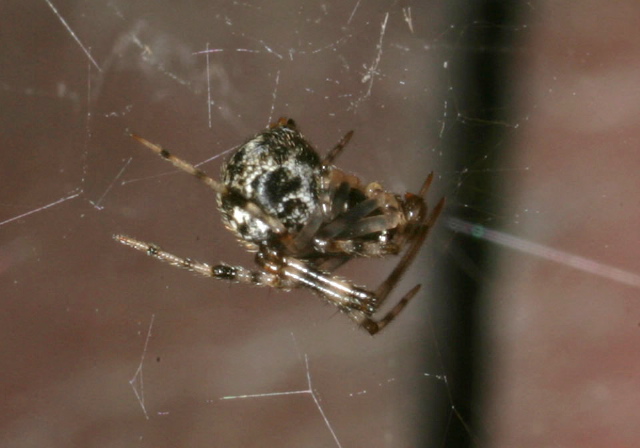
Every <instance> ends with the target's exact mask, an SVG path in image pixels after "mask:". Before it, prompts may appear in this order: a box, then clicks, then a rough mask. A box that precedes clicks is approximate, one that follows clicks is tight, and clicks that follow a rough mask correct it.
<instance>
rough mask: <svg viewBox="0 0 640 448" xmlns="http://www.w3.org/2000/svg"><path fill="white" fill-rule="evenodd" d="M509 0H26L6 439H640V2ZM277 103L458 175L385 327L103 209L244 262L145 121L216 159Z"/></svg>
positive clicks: (14, 178)
mask: <svg viewBox="0 0 640 448" xmlns="http://www.w3.org/2000/svg"><path fill="white" fill-rule="evenodd" d="M498 3H499V2H495V3H491V2H487V3H486V4H485V3H481V2H465V1H460V2H451V1H447V2H443V1H433V2H416V1H374V2H363V1H361V0H354V1H351V2H344V1H337V0H330V1H327V2H323V3H320V2H318V3H314V2H295V1H292V2H285V3H278V7H277V8H272V7H270V6H269V4H267V3H265V2H259V1H253V0H249V1H245V2H233V1H219V0H215V1H193V2H188V4H185V5H179V6H178V4H177V3H174V2H158V1H153V2H152V1H139V2H125V1H121V0H116V1H102V2H87V1H80V0H76V1H71V0H69V1H63V0H58V1H56V0H42V1H40V2H30V3H29V4H26V3H23V2H15V4H12V5H11V6H6V5H5V8H3V14H2V16H1V17H0V30H2V36H3V37H4V38H5V39H3V45H2V46H1V47H0V58H1V61H2V63H1V64H0V83H1V84H0V86H1V89H0V95H1V97H2V105H3V107H2V109H3V111H4V112H5V113H4V114H2V120H3V123H2V129H3V131H2V133H1V138H2V139H3V145H2V147H3V148H4V151H5V152H4V154H5V158H4V163H3V164H2V176H1V177H0V178H1V179H2V189H0V235H1V237H0V244H1V246H0V272H1V273H2V274H3V275H2V276H1V277H0V282H1V283H0V297H2V299H3V305H4V313H3V319H2V325H0V328H2V330H1V331H2V338H3V341H4V343H3V348H4V352H3V356H2V359H3V363H4V365H3V369H2V371H3V373H2V383H3V384H4V385H5V387H6V391H7V395H6V397H5V400H3V403H2V404H0V415H1V416H2V417H1V418H0V445H1V446H9V447H12V446H64V447H69V446H82V447H86V446H92V445H93V446H105V445H109V444H111V445H116V446H131V445H134V444H136V445H138V446H150V447H151V446H242V447H252V446H278V447H289V446H291V447H299V446H314V447H315V446H327V447H332V446H338V447H344V448H346V447H359V446H372V447H377V446H388V447H414V446H429V447H443V446H447V447H449V446H480V445H489V444H491V445H493V446H505V447H512V446H518V447H528V446H531V447H539V446H578V445H581V444H584V440H585V438H588V439H589V443H590V444H592V445H594V446H596V445H601V446H614V445H615V446H632V445H633V443H632V442H631V441H634V442H635V440H637V438H638V436H639V434H638V430H637V429H636V428H637V425H636V424H635V423H634V422H633V420H634V418H633V417H632V418H629V417H631V416H633V415H634V412H633V409H636V408H637V406H638V404H640V403H638V401H640V400H638V398H637V395H638V394H637V393H636V392H635V391H637V389H638V386H639V384H638V380H637V378H638V375H637V374H636V372H638V370H639V369H638V368H639V366H638V363H639V362H638V361H637V356H635V354H636V352H637V348H638V346H639V345H640V341H639V340H638V326H639V324H638V322H639V319H638V316H639V312H640V306H639V305H638V300H637V297H638V289H639V288H640V276H639V275H638V273H640V266H639V265H638V257H637V255H636V253H637V248H638V241H639V238H638V236H637V230H636V225H635V223H636V222H638V220H637V218H638V217H637V215H638V213H637V210H638V206H637V203H638V201H637V195H638V192H639V191H640V188H638V187H639V186H638V183H637V180H636V179H637V175H636V173H635V171H636V168H635V167H637V166H638V160H637V155H636V154H638V151H637V150H636V148H637V145H638V136H637V135H636V134H637V132H638V131H637V129H640V128H639V127H638V126H637V125H636V124H635V117H636V115H637V113H636V109H637V104H638V102H639V101H638V99H637V98H636V95H637V93H636V92H637V91H638V89H637V88H636V84H637V79H638V73H637V67H638V66H640V65H638V64H637V63H636V61H635V59H636V58H637V57H638V56H636V55H637V54H640V53H639V52H637V51H633V50H635V48H636V46H637V45H638V42H640V36H638V32H637V31H635V29H636V28H637V16H638V13H639V12H640V11H639V10H638V7H637V6H636V4H635V3H634V2H629V3H628V5H627V6H626V7H625V6H623V4H624V2H622V3H621V4H620V5H619V6H617V7H616V9H612V10H611V9H607V8H610V6H608V4H607V3H606V2H601V3H600V2H597V1H596V2H592V5H591V6H592V7H591V8H584V9H582V8H579V7H578V6H572V5H571V4H567V5H564V6H558V5H556V4H552V3H551V2H526V3H525V2H523V3H522V4H521V5H520V6H521V7H522V9H521V10H516V11H505V8H502V7H500V6H499V5H498ZM599 8H601V9H602V10H603V11H604V12H606V14H605V13H603V11H599ZM507 14H511V15H510V16H509V17H506V16H505V15H507ZM488 35H489V36H493V40H488V41H486V40H483V37H482V36H488ZM487 42H490V43H487ZM495 42H502V44H500V45H496V44H495ZM496 66H498V67H501V68H502V71H501V72H499V73H500V77H499V82H497V83H496V82H493V83H492V79H495V76H496V75H495V73H491V72H490V71H489V68H490V67H496ZM472 68H473V71H471V70H472ZM469 73H473V74H474V76H473V77H470V76H469ZM512 73H514V74H517V78H516V77H509V74H512ZM505 92H507V93H505ZM507 97H509V98H507ZM511 97H513V98H511ZM488 99H489V100H490V101H489V100H488ZM487 104H491V105H492V106H491V107H489V106H487ZM283 115H284V116H290V117H292V118H294V119H296V121H297V122H298V124H299V126H300V128H301V130H302V132H303V133H304V134H305V135H306V136H307V137H308V138H309V140H310V141H312V142H313V143H314V145H315V146H316V147H317V148H318V149H319V150H320V151H326V150H328V149H329V148H331V147H332V146H333V145H334V144H335V143H336V142H337V141H338V139H339V138H340V137H341V136H342V135H344V134H345V133H346V132H347V131H349V130H351V129H353V130H355V135H354V138H353V140H352V141H351V143H350V144H349V147H348V148H347V150H346V151H345V153H344V154H343V155H341V157H340V159H339V160H338V161H337V164H338V165H339V166H340V167H341V168H343V169H345V170H346V171H352V172H354V173H357V174H358V175H359V176H360V177H361V178H362V179H363V180H365V181H374V180H375V181H379V182H381V183H382V184H383V185H384V186H385V187H386V188H388V189H389V190H392V191H396V192H404V191H414V192H415V191H417V190H418V189H419V188H420V185H421V183H422V181H423V180H424V178H425V177H426V175H427V174H428V172H429V171H431V170H433V171H435V172H436V174H437V176H436V181H435V182H434V185H433V188H432V191H431V192H430V193H429V200H430V201H431V204H434V203H435V201H436V200H437V199H439V198H440V197H441V196H446V197H447V201H448V202H447V209H446V211H445V213H444V214H443V217H441V219H440V221H439V223H438V225H437V229H436V232H435V233H434V234H433V235H431V236H430V238H429V240H428V241H427V243H426V244H425V248H424V250H423V251H422V254H421V257H420V259H419V260H417V261H416V263H415V265H414V267H412V269H411V272H410V273H408V274H407V275H406V278H405V279H404V280H403V282H402V283H401V285H400V286H399V287H398V290H397V291H395V292H394V294H392V296H391V298H390V301H393V300H394V299H395V298H397V297H399V296H400V294H401V293H402V292H404V291H406V290H408V289H410V288H411V287H412V286H413V285H415V284H416V283H422V284H423V289H422V290H421V292H420V293H419V294H418V296H416V298H415V299H414V301H413V302H412V303H411V305H410V306H409V308H408V309H407V310H406V311H405V312H403V313H402V314H401V315H400V316H399V317H398V319H397V320H396V321H395V322H393V324H392V325H390V326H389V328H387V329H385V330H384V332H383V333H382V334H381V335H379V336H376V337H374V338H372V337H370V336H369V335H367V334H366V333H365V332H363V331H361V330H358V329H356V328H354V326H353V324H352V323H351V322H350V321H349V320H348V319H346V318H345V317H344V316H341V315H339V314H337V313H336V312H335V310H334V309H332V308H331V307H329V306H323V305H322V302H321V301H320V300H318V299H317V298H315V297H313V296H312V295H311V294H310V293H308V292H305V291H295V292H291V293H285V292H281V291H269V290H266V289H257V288H247V287H243V286H238V285H227V284H224V283H221V282H215V281H212V280H207V279H201V278H196V277H194V276H191V275H189V274H188V273H185V272H183V271H179V270H176V269H172V268H170V267H167V266H165V265H161V264H160V263H157V262H155V261H154V260H151V259H149V258H147V257H144V256H143V255H141V254H139V253H134V252H132V251H128V250H127V249H126V248H123V247H121V246H120V245H117V244H116V243H114V242H113V240H112V238H111V235H112V234H114V233H124V234H129V235H132V236H134V237H138V238H141V239H143V240H145V241H150V242H155V243H158V244H160V245H162V247H163V248H165V249H167V250H170V251H171V252H174V253H176V254H178V255H183V256H188V257H192V258H194V259H197V260H200V261H205V262H213V263H215V262H219V261H224V262H227V263H230V264H240V265H244V266H247V267H252V266H253V261H252V256H251V255H250V254H247V253H246V252H245V251H244V250H243V249H242V248H241V247H239V246H238V244H237V242H236V241H234V239H233V237H232V235H230V234H229V232H227V231H226V230H225V229H224V228H223V226H222V224H221V222H220V219H219V215H218V213H217V211H216V210H215V198H214V197H213V195H212V193H211V192H210V191H207V189H206V188H204V187H202V186H201V185H199V184H198V183H197V182H196V181H194V180H193V179H191V178H189V176H186V175H184V174H182V173H176V172H175V170H173V169H171V167H169V166H167V164H166V163H164V162H163V161H161V160H158V159H157V158H156V157H154V156H153V155H152V154H150V153H149V152H148V151H145V150H144V148H141V147H140V145H138V144H136V143H135V142H133V141H132V140H131V139H130V138H129V137H128V136H127V134H128V131H135V132H136V133H137V134H139V135H142V136H144V137H145V138H147V139H149V140H151V141H153V142H156V143H159V144H161V145H163V146H165V147H167V148H170V149H171V150H173V152H174V153H176V154H177V155H179V156H181V157H183V158H185V159H186V160H189V161H192V162H194V163H197V164H198V165H199V166H200V167H201V168H202V169H204V170H205V171H207V172H208V173H209V174H211V175H212V176H214V177H217V173H218V171H219V169H220V164H221V163H222V161H223V160H224V158H225V156H226V155H227V154H228V153H229V152H230V151H231V150H233V148H234V147H235V146H236V145H237V144H239V143H241V142H242V141H243V140H244V139H246V138H248V137H250V136H251V135H252V134H253V133H254V132H256V131H258V130H260V129H261V128H263V127H265V126H266V125H268V124H269V123H270V122H272V121H274V120H277V119H278V117H280V116H283ZM631 117H633V119H632V118H631ZM547 140H549V141H547ZM508 148H509V149H511V148H514V149H515V148H517V150H514V149H511V151H509V149H508ZM393 263H394V261H393V260H382V261H381V260H368V261H362V262H357V263H349V264H348V265H346V266H344V267H343V268H342V269H341V270H340V273H341V274H342V275H345V276H347V277H349V278H353V279H354V280H355V281H356V282H357V283H359V284H363V285H368V286H369V287H371V288H374V287H375V286H376V285H377V283H378V282H379V281H380V279H381V278H383V276H384V275H385V273H387V272H389V270H390V269H391V268H392V267H393V265H394V264H393ZM456 271H457V272H458V273H455V272H456ZM460 272H462V273H460Z"/></svg>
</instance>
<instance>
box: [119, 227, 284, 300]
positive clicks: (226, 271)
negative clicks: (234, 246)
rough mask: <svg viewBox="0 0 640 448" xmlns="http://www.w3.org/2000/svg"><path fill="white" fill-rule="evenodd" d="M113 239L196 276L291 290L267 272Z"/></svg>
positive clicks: (130, 240)
mask: <svg viewBox="0 0 640 448" xmlns="http://www.w3.org/2000/svg"><path fill="white" fill-rule="evenodd" d="M113 238H114V239H115V240H116V241H118V242H120V243H122V244H124V245H125V246H129V247H131V248H133V249H136V250H139V251H140V252H144V253H146V254H147V255H149V256H150V257H153V258H156V259H158V260H160V261H164V262H165V263H169V264H170V265H172V266H175V267H178V268H182V269H186V270H188V271H191V272H195V273H196V274H199V275H202V276H205V277H212V278H216V279H218V280H226V281H230V282H235V283H244V284H249V285H255V286H271V287H274V288H282V289H289V288H291V285H290V284H287V283H286V281H284V282H283V281H282V279H280V278H278V277H277V276H275V275H273V274H270V273H268V272H264V271H252V270H250V269H247V268H244V267H242V266H229V265H227V264H217V265H214V266H212V265H210V264H207V263H201V262H199V261H195V260H192V259H190V258H183V257H179V256H177V255H173V254H171V253H169V252H166V251H164V250H162V249H161V248H160V247H158V246H156V245H155V244H150V243H146V242H144V241H140V240H136V239H134V238H131V237H128V236H125V235H114V236H113Z"/></svg>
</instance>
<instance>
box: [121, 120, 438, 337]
mask: <svg viewBox="0 0 640 448" xmlns="http://www.w3.org/2000/svg"><path fill="white" fill-rule="evenodd" d="M352 135H353V131H350V132H348V133H347V134H346V135H345V136H344V137H343V138H342V139H341V140H340V141H339V142H338V144H337V145H336V146H335V147H334V148H333V149H332V150H331V151H329V152H328V153H327V154H326V155H325V156H324V157H320V156H319V155H318V153H317V152H316V151H315V150H314V148H313V147H312V146H311V144H310V143H309V142H308V141H307V140H306V139H305V138H304V137H303V136H302V134H301V133H300V132H299V130H298V127H297V125H296V123H295V122H294V121H293V120H291V119H287V118H280V120H278V121H277V122H276V123H273V124H271V125H270V126H269V127H268V128H267V129H265V130H264V131H262V132H260V133H258V134H256V135H255V136H254V137H252V138H251V139H249V140H248V141H247V142H246V143H244V144H243V145H242V146H240V147H239V148H238V149H237V150H236V152H235V153H234V154H233V155H232V156H231V157H230V159H229V160H228V161H227V162H226V163H225V164H224V166H223V167H222V182H218V181H216V180H214V179H212V178H211V177H209V176H207V175H206V174H205V173H204V172H203V171H201V170H199V169H198V168H196V167H194V166H193V165H191V164H190V163H188V162H185V161H184V160H181V159H179V158H178V157H176V156H174V155H172V154H171V153H169V152H168V151H167V150H165V149H163V148H162V147H160V146H159V145H157V144H154V143H151V142H149V141H148V140H145V139H144V138H142V137H140V136H138V135H135V134H132V135H131V136H132V137H133V138H134V139H136V140H137V141H139V142H140V143H142V144H143V145H144V146H146V147H147V148H149V149H151V150H152V151H153V152H155V153H156V154H158V155H159V156H161V157H162V158H164V159H166V160H168V161H169V162H171V163H172V164H173V165H174V166H175V167H177V168H178V169H180V170H183V171H186V172H187V173H189V174H191V175H193V176H195V177H196V178H197V179H199V180H200V181H201V182H203V183H204V184H206V185H207V186H208V187H209V188H211V189H212V190H214V191H215V192H216V193H217V197H218V208H219V209H220V212H221V213H222V219H223V222H224V224H225V226H226V227H227V228H228V229H229V230H231V231H232V232H233V233H234V234H235V236H236V237H237V238H238V240H239V241H240V242H241V243H244V245H245V246H246V247H247V249H248V250H250V251H252V252H255V262H256V264H257V265H258V269H257V270H250V269H247V268H244V267H241V266H230V265H227V264H218V265H215V266H211V265H209V264H206V263H200V262H198V261H195V260H192V259H190V258H182V257H179V256H176V255H173V254H171V253H169V252H165V251H164V250H162V249H161V248H160V247H158V246H156V245H155V244H150V243H146V242H143V241H139V240H136V239H134V238H130V237H128V236H123V235H114V238H115V239H116V240H117V241H119V242H120V243H122V244H125V245H127V246H129V247H132V248H134V249H137V250H139V251H142V252H146V253H147V255H149V256H152V257H154V258H157V259H159V260H161V261H164V262H166V263H169V264H170V265H173V266H176V267H179V268H183V269H187V270H189V271H192V272H195V273H197V274H200V275H204V276H206V277H213V278H217V279H220V280H226V281H231V282H238V283H246V284H252V285H257V286H270V287H273V288H280V289H284V290H291V289H294V288H307V289H310V290H312V291H313V292H315V293H316V294H318V295H320V296H321V297H323V298H324V299H326V300H327V301H328V302H330V303H331V304H333V305H335V306H336V307H338V309H339V310H340V311H343V312H344V313H345V314H346V315H347V316H349V317H350V318H351V319H352V320H353V321H354V322H355V323H356V324H358V325H359V326H360V327H362V328H364V329H365V330H366V331H368V332H369V333H370V334H372V335H373V334H376V333H378V332H379V331H380V330H382V329H383V328H384V327H386V326H387V325H388V324H389V322H391V321H392V320H393V319H394V318H395V317H396V316H397V315H398V314H399V313H400V312H401V311H402V310H403V309H404V308H405V306H406V305H407V303H408V302H409V301H410V300H411V299H412V298H413V296H415V294H416V293H417V292H418V290H419V289H420V285H416V286H414V287H413V288H412V289H411V290H409V292H407V293H406V294H405V295H404V296H403V297H402V298H401V299H400V301H399V302H398V303H397V304H396V305H395V306H394V307H393V308H392V309H391V310H390V311H389V312H388V313H387V314H386V315H384V316H383V317H382V318H381V319H379V320H376V319H375V318H374V314H375V313H376V312H377V311H378V309H379V308H380V306H381V305H382V304H383V303H384V301H385V300H386V298H387V296H388V295H389V293H390V292H391V290H392V289H393V288H394V287H395V286H396V284H397V283H398V281H399V280H400V278H401V277H402V275H403V274H404V272H405V271H406V269H407V268H408V267H409V265H410V264H411V262H412V261H413V259H414V258H415V256H416V254H417V253H418V250H419V249H420V247H421V246H422V243H423V242H424V240H425V239H426V237H427V233H428V232H429V229H431V228H432V227H433V225H434V223H435V221H436V219H437V218H438V215H439V214H440V212H441V211H442V208H443V207H444V198H442V199H441V200H440V201H439V202H438V204H437V205H436V206H435V208H434V209H433V210H432V211H431V213H430V214H428V213H427V205H426V202H425V199H424V197H425V195H426V193H427V190H428V189H429V186H430V184H431V181H432V180H433V173H431V174H429V176H428V177H427V179H426V180H425V182H424V184H423V185H422V188H421V189H420V193H419V194H417V195H416V194H412V193H406V194H405V195H404V197H401V196H399V195H396V194H393V193H389V192H387V191H385V190H383V189H382V187H381V186H380V185H379V184H378V183H375V182H372V183H369V184H367V185H365V184H363V183H361V181H360V180H359V179H358V178H357V177H356V176H354V175H351V174H347V173H345V172H344V171H342V170H340V169H338V168H336V167H335V166H334V165H333V162H334V160H335V159H336V158H337V157H338V155H340V153H341V152H342V151H343V149H344V148H345V146H346V145H347V143H348V142H349V140H350V139H351V137H352ZM403 249H405V251H404V253H403V255H402V257H401V258H400V261H399V262H398V264H397V265H396V267H395V268H394V269H393V271H392V272H391V273H390V274H389V276H388V277H387V278H386V279H385V280H384V281H383V282H382V284H381V285H380V286H379V287H378V288H377V289H376V290H375V291H369V290H366V289H364V288H362V287H359V286H355V285H354V284H352V283H351V282H349V281H348V280H346V279H344V278H341V277H339V276H336V275H334V274H333V272H334V271H335V270H336V269H337V268H338V267H340V266H341V265H343V264H344V263H346V262H348V261H349V260H351V259H353V258H360V257H386V256H388V255H395V254H399V253H400V252H402V250H403Z"/></svg>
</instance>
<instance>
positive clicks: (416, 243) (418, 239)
mask: <svg viewBox="0 0 640 448" xmlns="http://www.w3.org/2000/svg"><path fill="white" fill-rule="evenodd" d="M444 203H445V200H444V198H442V199H440V201H439V202H438V204H436V206H435V208H434V209H433V211H432V212H431V214H430V215H429V217H428V218H427V219H426V222H425V223H424V224H422V226H421V227H420V228H419V230H418V232H417V233H416V234H415V236H414V238H413V239H412V240H411V245H410V246H409V248H408V249H407V250H406V251H405V253H404V254H403V255H402V258H401V259H400V261H399V262H398V264H397V265H396V267H395V268H394V269H393V271H391V273H390V274H389V276H388V277H387V278H386V279H385V281H384V282H382V284H381V285H380V286H379V287H378V289H377V290H376V293H375V295H376V297H377V298H378V301H379V304H382V303H383V302H384V301H385V300H386V298H387V296H388V295H389V293H390V292H391V290H392V289H393V288H394V287H395V286H396V285H397V284H398V282H399V281H400V279H401V278H402V275H403V274H404V272H405V271H406V270H407V268H408V267H409V266H410V265H411V263H412V262H413V259H414V258H415V257H416V255H417V254H418V251H419V250H420V247H421V246H422V243H424V240H425V239H426V238H427V235H428V234H429V230H430V229H431V228H432V227H433V224H434V223H435V222H436V220H437V219H438V216H439V215H440V212H442V209H443V208H444ZM418 286H419V285H418ZM413 290H415V291H416V292H417V289H416V288H414V289H412V291H413ZM406 297H407V296H405V298H406ZM405 298H403V299H402V300H405ZM410 298H411V297H409V299H410ZM402 300H401V302H402ZM407 301H408V299H407ZM394 309H395V308H394Z"/></svg>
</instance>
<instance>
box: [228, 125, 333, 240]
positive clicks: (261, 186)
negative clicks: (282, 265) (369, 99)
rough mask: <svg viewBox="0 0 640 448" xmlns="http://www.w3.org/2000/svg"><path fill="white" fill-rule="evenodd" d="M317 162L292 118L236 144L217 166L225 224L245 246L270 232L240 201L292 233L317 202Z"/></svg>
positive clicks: (318, 159) (318, 174)
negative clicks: (261, 212) (231, 152)
mask: <svg viewBox="0 0 640 448" xmlns="http://www.w3.org/2000/svg"><path fill="white" fill-rule="evenodd" d="M321 166H322V165H321V161H320V157H319V156H318V154H317V153H316V152H315V150H314V149H313V148H312V146H311V145H310V144H309V142H307V141H306V140H305V138H304V137H303V136H302V134H300V132H298V130H297V128H296V125H295V122H294V121H293V120H285V119H280V121H279V122H278V123H277V124H275V125H273V126H272V127H270V128H269V129H267V130H265V131H263V132H261V133H259V134H257V135H256V136H254V137H253V138H251V139H250V140H249V141H247V142H246V143H245V144H244V145H242V146H241V147H240V148H239V149H238V150H237V151H236V152H235V153H234V154H233V156H231V158H230V159H229V160H228V161H227V163H226V164H225V165H224V166H223V167H222V181H223V183H224V185H225V186H226V187H227V188H228V189H229V193H228V194H222V195H219V196H218V205H219V207H220V210H221V212H222V217H223V221H224V223H225V225H226V226H227V227H228V228H229V229H230V230H232V231H233V232H234V233H236V235H237V236H238V237H239V238H240V239H242V240H244V241H246V242H247V243H249V244H250V245H251V246H254V245H256V244H259V243H262V242H265V241H268V240H269V239H270V237H271V236H272V229H271V228H270V227H269V226H268V225H267V224H266V223H264V222H262V221H261V220H260V219H256V217H255V215H253V214H251V213H250V212H249V211H248V210H247V207H246V200H249V201H252V202H254V203H255V204H257V205H258V206H259V207H260V208H261V209H262V211H263V212H265V213H266V214H267V215H270V216H273V217H275V218H277V219H278V220H279V221H280V222H281V223H282V224H283V225H284V226H285V228H286V229H287V230H288V231H289V232H293V233H295V232H296V231H297V230H299V229H300V228H301V227H302V226H303V225H304V223H305V222H306V221H307V219H308V218H309V215H310V214H311V212H312V211H313V210H314V209H315V208H316V206H317V204H318V187H319V185H320V176H321V171H322V170H321Z"/></svg>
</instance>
